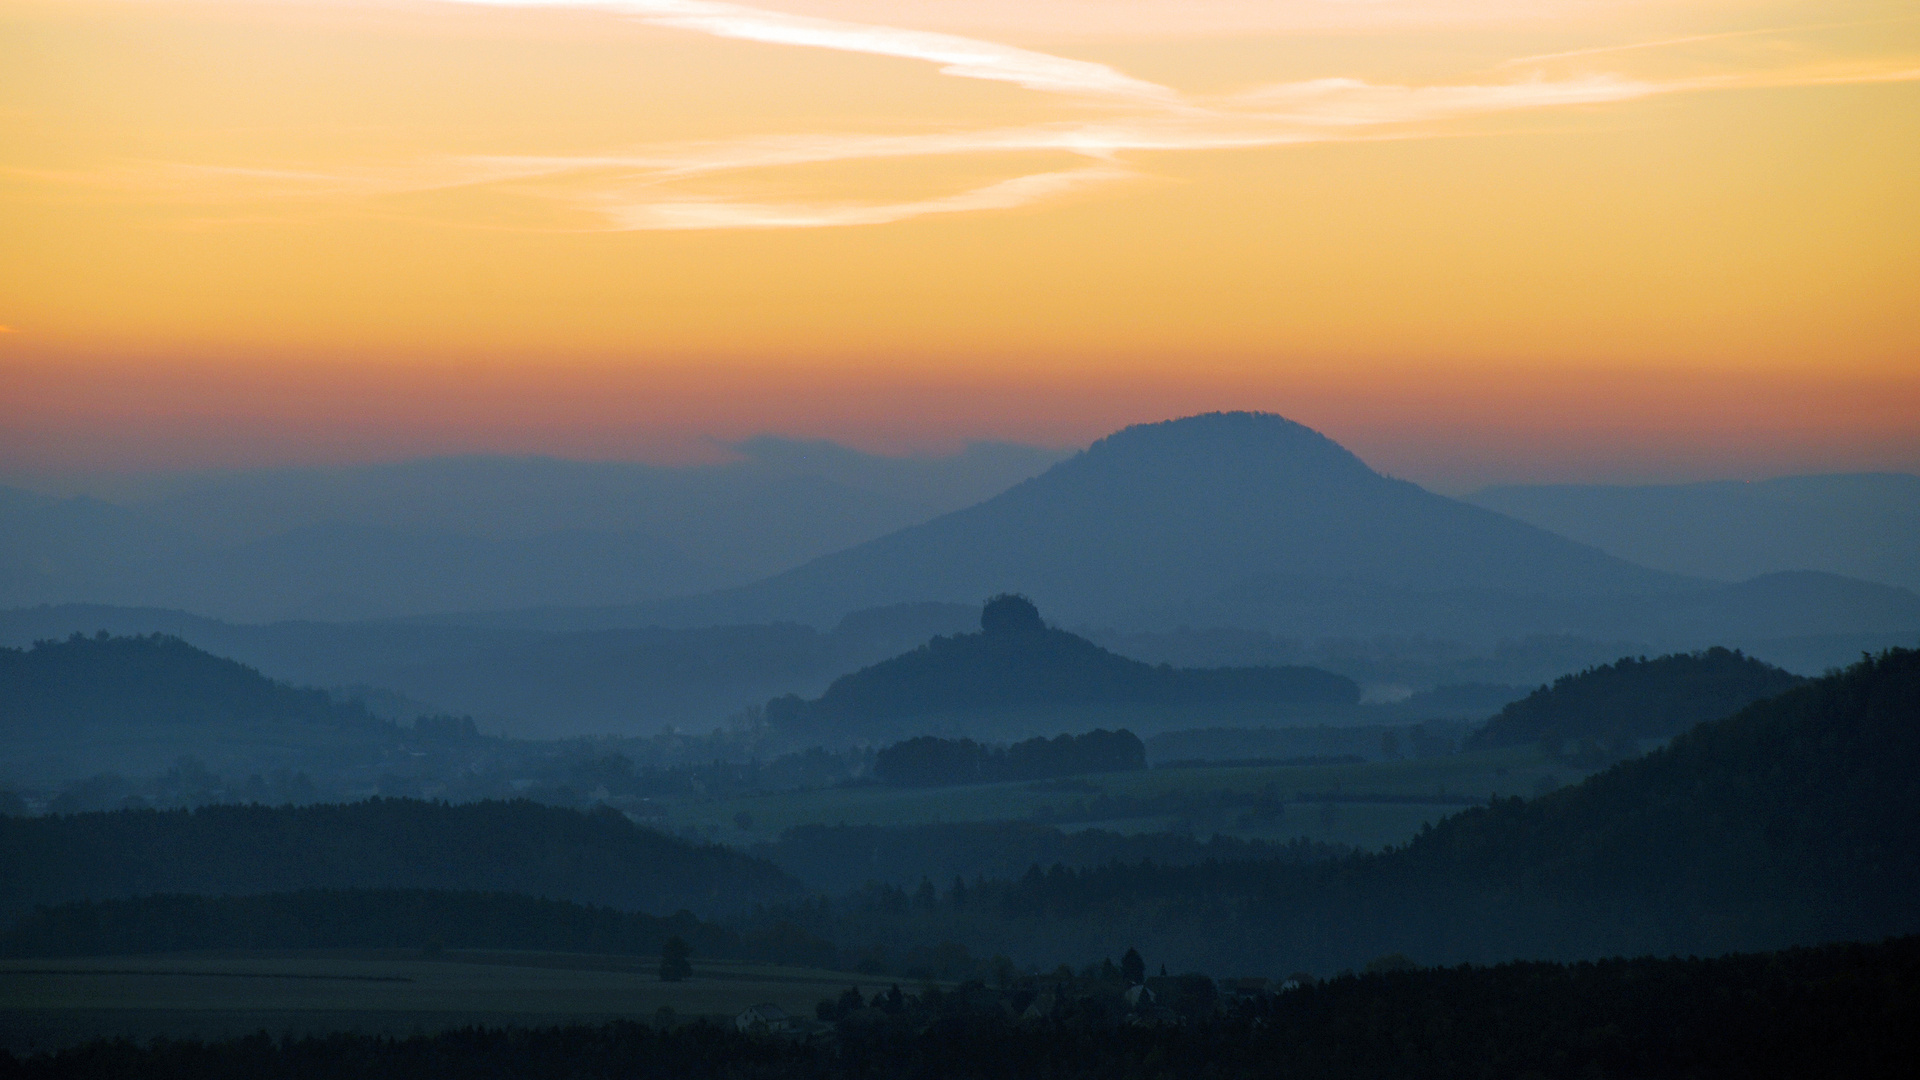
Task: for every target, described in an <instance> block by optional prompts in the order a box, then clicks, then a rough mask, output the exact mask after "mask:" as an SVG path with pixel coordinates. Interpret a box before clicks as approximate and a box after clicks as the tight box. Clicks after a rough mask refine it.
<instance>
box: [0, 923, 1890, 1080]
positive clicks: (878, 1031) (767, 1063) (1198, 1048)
mask: <svg viewBox="0 0 1920 1080" xmlns="http://www.w3.org/2000/svg"><path fill="white" fill-rule="evenodd" d="M1109 966H1111V965H1109ZM1157 981H1158V982H1160V983H1161V984H1162V985H1163V986H1166V985H1180V986H1181V987H1182V989H1189V988H1190V990H1191V991H1196V992H1189V993H1184V994H1182V995H1181V1006H1182V1008H1180V1009H1179V1010H1177V1011H1176V1010H1173V1009H1168V1008H1166V1007H1164V1006H1155V1007H1152V1008H1147V1009H1140V1008H1135V1007H1130V1006H1129V1005H1128V1003H1127V1002H1126V1001H1125V999H1124V998H1123V997H1121V995H1120V990H1119V987H1120V985H1124V984H1121V983H1114V984H1110V985H1112V989H1111V990H1110V991H1109V992H1107V993H1105V994H1102V993H1100V992H1099V991H1098V989H1097V988H1096V987H1092V986H1088V985H1086V982H1087V981H1085V980H1074V979H1071V978H1062V977H1059V976H1055V977H1051V978H1041V979H1025V980H1009V981H1008V982H1007V983H1005V984H1004V985H1002V986H1000V987H998V988H989V987H987V986H986V985H983V984H981V983H978V982H974V983H969V984H965V985H962V986H961V987H960V988H959V989H957V990H953V991H944V990H940V989H938V988H934V987H928V988H926V989H924V990H922V991H921V992H920V993H918V994H904V993H902V992H901V991H900V989H899V988H898V987H897V986H896V987H894V988H893V989H891V990H890V991H888V992H885V993H875V994H874V995H872V998H871V999H870V1000H869V999H868V998H867V997H866V995H863V994H862V993H860V991H859V990H857V989H850V990H849V991H848V992H847V994H845V995H843V998H842V1000H841V1001H838V1002H822V1003H821V1005H820V1008H819V1015H820V1016H821V1017H822V1018H823V1019H829V1018H830V1019H832V1020H833V1024H832V1027H831V1028H830V1029H828V1030H826V1031H823V1032H821V1033H819V1034H813V1035H806V1036H798V1037H781V1036H779V1035H773V1034H757V1033H750V1032H743V1031H739V1030H736V1029H735V1028H734V1027H732V1026H728V1027H720V1026H716V1025H713V1024H710V1023H704V1022H697V1023H693V1024H677V1023H673V1022H670V1021H668V1022H662V1023H655V1024H642V1023H636V1022H619V1023H613V1024H607V1025H602V1026H598V1027H567V1028H544V1029H526V1028H520V1029H482V1028H468V1029H465V1030H460V1031H450V1032H445V1033H442V1034H438V1035H413V1036H410V1037H405V1038H392V1037H385V1036H370V1035H357V1034H336V1035H330V1036H325V1037H318V1038H302V1039H294V1038H285V1039H279V1040H276V1039H274V1038H272V1037H271V1036H269V1035H267V1034H265V1033H262V1034H260V1035H256V1036H252V1037H249V1038H242V1039H234V1040H229V1041H224V1042H216V1043H211V1044H208V1043H201V1042H194V1041H165V1040H161V1041H156V1042H153V1043H150V1044H148V1045H145V1046H141V1045H138V1044H135V1043H133V1042H131V1041H118V1042H107V1041H102V1042H95V1043H91V1044H88V1045H85V1046H80V1047H75V1048H72V1049H67V1050H62V1051H59V1052H57V1053H54V1054H43V1055H39V1056H36V1057H33V1058H30V1059H27V1060H25V1061H22V1060H20V1059H17V1058H14V1057H12V1056H10V1055H5V1054H0V1080H14V1078H20V1080H69V1078H71V1080H81V1078H85V1080H118V1078H121V1077H126V1078H129V1080H131V1078H139V1080H176V1078H178V1080H187V1078H191V1080H229V1078H231V1080H241V1078H245V1080H276V1078H283V1077H284V1078H288V1080H292V1078H300V1080H333V1078H342V1080H344V1078H348V1077H351V1078H352V1080H387V1078H394V1080H400V1078H405V1080H436V1078H451V1077H470V1076H503V1077H504V1076H511V1077H515V1078H517V1080H550V1078H552V1080H559V1078H566V1080H576V1078H577V1080H586V1078H601V1077H609V1076H623V1077H636V1078H643V1080H644V1078H648V1077H660V1078H662V1080H684V1078H688V1077H693V1078H715V1080H718V1078H722V1077H725V1078H739V1080H776V1078H778V1080H786V1078H796V1080H797V1078H808V1080H865V1078H877V1077H887V1078H890V1080H915V1078H927V1080H933V1078H936V1077H939V1078H948V1077H979V1078H982V1080H985V1078H988V1077H993V1078H1001V1077H1052V1078H1056V1080H1076V1078H1082V1077H1084V1078H1087V1080H1093V1078H1101V1080H1106V1078H1111V1077H1137V1078H1141V1080H1161V1078H1165V1080H1184V1078H1186V1077H1193V1076H1204V1077H1216V1078H1221V1080H1227V1078H1237V1077H1261V1078H1273V1077H1279V1078H1298V1080H1348V1078H1352V1080H1361V1078H1366V1080H1372V1078H1376V1077H1381V1076H1420V1077H1435V1078H1444V1080H1451V1078H1455V1077H1458V1078H1462V1080H1466V1078H1478V1077H1486V1076H1495V1077H1533V1076H1537V1077H1541V1078H1542V1080H1546V1078H1554V1080H1559V1078H1565V1080H1587V1078H1590V1077H1605V1076H1686V1077H1697V1078H1701V1080H1713V1078H1722V1077H1724V1078H1727V1080H1756V1078H1772V1077H1780V1078H1783V1080H1785V1078H1791V1080H1800V1078H1803V1077H1807V1076H1845V1077H1848V1078H1850V1080H1880V1078H1883V1077H1884V1078H1889V1080H1891V1078H1895V1077H1905V1076H1907V1075H1910V1073H1911V1070H1912V1065H1913V1061H1914V1059H1915V1057H1916V1055H1920V940H1916V939H1914V938H1903V939H1899V940H1893V941H1887V942H1884V943H1882V944H1876V945H1841V946H1829V947H1825V948H1817V949H1796V950H1791V951H1787V952H1782V953H1775V954H1758V955H1735V956H1723V957H1718V958H1714V959H1697V958H1696V959H1638V960H1606V961H1601V962H1598V963H1583V964H1575V965H1570V966H1569V965H1560V964H1551V963H1518V964H1502V965H1500V966H1497V967H1458V968H1442V969H1409V968H1407V967H1406V966H1404V965H1398V964H1385V965H1378V966H1377V970H1375V971H1372V972H1369V973H1366V974H1362V975H1342V976H1339V977H1336V978H1333V979H1328V980H1324V981H1322V980H1313V979H1306V980H1303V981H1301V982H1299V984H1298V985H1296V986H1293V987H1289V988H1287V989H1285V990H1283V991H1282V992H1280V993H1277V994H1269V993H1264V992H1262V993H1258V994H1256V995H1254V996H1251V997H1247V998H1238V997H1237V996H1236V997H1224V996H1222V997H1217V998H1216V997H1214V991H1215V987H1214V985H1213V984H1212V983H1211V982H1210V981H1208V980H1205V979H1204V978H1202V979H1198V980H1191V981H1189V980H1157ZM1189 983H1190V987H1189V985H1188V984H1189ZM1068 987H1072V988H1073V989H1071V990H1069V989H1068ZM1042 1000H1046V1001H1049V1002H1051V1008H1049V1009H1046V1010H1041V1009H1038V1008H1036V1007H1035V1005H1034V1003H1037V1002H1040V1001H1042ZM1022 1002H1026V1003H1027V1004H1026V1005H1025V1006H1024V1007H1022V1008H1016V1006H1021V1004H1022ZM1029 1013H1031V1014H1032V1015H1031V1017H1030V1018H1029ZM1016 1017H1018V1018H1016Z"/></svg>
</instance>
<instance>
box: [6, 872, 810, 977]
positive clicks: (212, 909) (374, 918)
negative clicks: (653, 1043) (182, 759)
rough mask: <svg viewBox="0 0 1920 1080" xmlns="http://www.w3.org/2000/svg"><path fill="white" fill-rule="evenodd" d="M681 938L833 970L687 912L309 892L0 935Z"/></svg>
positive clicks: (32, 921)
mask: <svg viewBox="0 0 1920 1080" xmlns="http://www.w3.org/2000/svg"><path fill="white" fill-rule="evenodd" d="M671 937H678V938H680V939H681V940H682V941H685V942H686V943H687V944H688V946H689V947H691V948H692V950H693V953H694V955H696V956H699V957H701V958H703V959H732V960H748V961H755V962H759V963H766V964H788V965H794V966H803V967H830V966H832V965H833V964H834V962H835V961H836V960H838V959H839V956H838V954H837V952H836V950H835V949H834V948H833V946H832V945H831V944H829V943H827V942H824V941H820V940H818V939H817V938H810V937H807V936H806V935H804V934H800V933H796V932H794V931H792V929H791V928H786V929H784V930H782V931H777V932H772V933H760V934H753V935H749V936H746V937H742V936H741V935H739V934H736V933H734V932H733V931H732V930H729V929H727V928H726V927H724V926H722V925H720V924H718V923H713V922H703V921H701V920H700V919H698V918H695V917H694V916H693V915H692V914H691V913H690V912H687V911H680V912H676V913H675V914H672V915H648V914H645V913H644V912H637V911H620V910H617V909H614V908H607V907H596V906H593V905H590V904H575V903H572V902H570V901H566V900H546V899H541V898H538V897H533V896H519V895H514V894H511V893H491V892H486V893H483V892H454V891H450V890H444V889H309V890H306V891H303V892H291V893H266V894H262V895H257V896H179V895H159V896H142V897H136V898H133V899H125V900H101V901H92V902H83V903H72V904H56V905H53V906H51V907H40V908H36V909H35V910H34V911H32V912H30V913H28V914H26V915H24V916H22V917H21V918H20V919H18V920H17V921H16V922H14V923H13V925H12V926H10V927H6V928H5V929H0V956H6V957H36V956H38V957H55V956H132V955H136V954H139V953H156V952H192V951H204V950H212V949H219V950H227V949H395V948H398V949H420V950H422V951H423V952H424V953H426V954H428V955H432V954H433V953H435V952H437V951H438V950H440V949H513V950H532V951H536V952H569V953H592V954H597V955H602V956H658V955H660V947H661V946H662V945H663V944H665V943H666V941H667V939H668V938H671Z"/></svg>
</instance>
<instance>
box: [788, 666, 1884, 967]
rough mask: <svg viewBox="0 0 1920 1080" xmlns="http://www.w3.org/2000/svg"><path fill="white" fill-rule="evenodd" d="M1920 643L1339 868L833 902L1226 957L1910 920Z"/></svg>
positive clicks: (1075, 873) (1691, 949)
mask: <svg viewBox="0 0 1920 1080" xmlns="http://www.w3.org/2000/svg"><path fill="white" fill-rule="evenodd" d="M1917 776H1920V652H1914V651H1908V650H1895V651H1891V652H1888V653H1886V654H1883V655H1882V656H1880V657H1877V658H1870V659H1867V660H1864V661H1862V662H1861V663H1859V664H1856V665H1855V666H1853V667H1851V668H1849V669H1847V670H1845V671H1842V672H1838V673H1835V674H1832V675H1829V676H1827V677H1824V678H1822V679H1819V680H1816V681H1814V682H1811V683H1808V684H1806V685H1803V686H1800V687H1798V688H1796V689H1793V690H1790V691H1788V692H1787V693H1785V694H1782V695H1780V696H1778V697H1775V698H1771V699H1768V700H1765V701H1761V702H1756V703H1754V704H1752V705H1749V706H1748V707H1747V708H1745V709H1743V710H1741V711H1740V712H1739V713H1736V714H1735V715H1733V716H1731V717H1728V718H1726V719H1724V720H1719V721H1714V722H1711V723H1707V724H1703V725H1700V726H1698V727H1696V728H1695V729H1694V730H1692V731H1691V732H1688V733H1686V734H1684V735H1681V736H1680V737H1678V738H1676V739H1675V740H1674V741H1673V742H1672V744H1671V745H1669V746H1668V747H1666V748H1663V749H1661V750H1657V751H1655V752H1653V753H1651V754H1649V755H1647V756H1645V757H1642V758H1638V759H1635V760H1632V761H1627V762H1622V763H1620V764H1618V765H1616V766H1614V767H1613V768H1611V769H1608V770H1607V771H1605V772H1602V773H1600V774H1598V775H1596V776H1593V777H1591V778H1589V779H1588V780H1586V781H1585V782H1583V783H1581V784H1579V785H1576V786H1574V787H1571V788H1566V789H1562V790H1561V791H1559V792H1556V793H1553V794H1551V795H1547V796H1545V797H1542V798H1538V799H1534V800H1531V801H1525V800H1521V799H1518V798H1513V799H1503V800H1500V801H1498V802H1497V803H1494V804H1492V805H1489V806H1484V807H1476V808H1473V809H1469V810H1466V811H1464V812H1462V813H1460V814H1456V815H1454V816H1453V817H1450V818H1447V819H1446V820H1444V821H1442V822H1441V823H1440V824H1438V825H1436V826H1433V827H1431V828H1429V829H1428V830H1426V831H1425V832H1423V833H1422V834H1421V835H1419V836H1418V837H1416V838H1415V839H1414V840H1412V841H1411V842H1409V843H1408V844H1406V845H1405V846H1403V847H1401V848H1398V849H1393V850H1389V851H1386V852H1383V853H1379V854H1372V855H1360V856H1354V857H1350V858H1344V859H1335V860H1332V861H1328V862H1317V863H1316V862H1309V863H1307V864H1306V865H1302V864H1301V862H1300V861H1298V860H1251V861H1220V862H1206V863H1201V864H1197V865H1189V866H1165V865H1158V864H1154V863H1147V862H1142V863H1139V864H1134V865H1123V864H1112V865H1107V866H1103V867H1093V868H1087V869H1080V870H1073V869H1069V868H1066V867H1060V866H1056V867H1053V868H1052V869H1050V870H1045V871H1043V870H1041V869H1040V868H1038V867H1035V868H1033V869H1031V870H1030V871H1029V872H1028V873H1026V874H1025V875H1023V876H1022V877H1020V878H1019V879H1018V880H1007V879H1001V880H998V881H986V882H975V883H973V884H972V885H970V886H969V887H968V888H966V889H965V890H964V891H962V892H960V893H959V895H957V896H956V895H954V894H953V892H952V891H949V892H948V893H946V894H942V895H941V896H939V897H938V898H937V901H936V902H935V903H933V904H930V905H922V906H918V907H915V906H909V905H905V904H899V903H895V902H892V901H890V900H888V899H886V898H884V897H876V898H874V899H873V900H872V902H869V903H868V904H866V905H865V907H864V908H860V909H858V910H856V909H853V908H850V907H848V906H845V905H843V906H842V907H841V908H839V909H837V910H836V911H835V912H834V913H833V916H832V917H831V918H823V917H820V916H819V915H818V914H817V913H816V914H813V915H811V917H810V915H809V913H807V912H793V913H792V917H793V918H795V920H796V921H798V922H800V923H801V924H802V925H805V926H807V927H808V929H809V930H810V931H811V932H814V933H817V934H819V935H821V936H823V937H828V938H832V939H834V940H837V941H839V942H840V943H841V944H843V945H846V946H867V947H869V948H881V949H891V950H899V949H901V948H905V947H910V946H913V945H916V944H922V943H925V942H927V941H932V940H944V939H952V940H958V941H966V942H969V943H973V944H974V945H975V946H976V948H978V949H980V950H981V951H1000V952H1006V953H1008V954H1009V955H1012V956H1014V957H1016V958H1023V957H1034V958H1038V957H1043V956H1056V955H1059V954H1060V953H1062V952H1079V953H1083V954H1085V953H1099V952H1116V951H1118V950H1119V949H1121V948H1124V947H1126V946H1127V945H1129V944H1139V945H1140V946H1141V947H1142V948H1146V947H1148V946H1149V945H1151V946H1152V947H1153V948H1154V950H1155V951H1157V952H1159V953H1161V954H1164V955H1168V956H1170V957H1172V958H1173V959H1174V960H1175V961H1176V962H1177V963H1179V964H1181V965H1185V966H1191V967H1197V968H1202V969H1207V970H1213V971H1219V972H1233V971H1247V970H1253V971H1269V972H1270V971H1274V970H1287V969H1292V968H1296V967H1304V968H1308V969H1310V970H1320V971H1325V970H1332V969H1337V968H1340V967H1348V966H1354V965H1356V964H1359V963H1362V962H1364V961H1366V960H1367V959H1369V958H1370V957H1374V956H1378V955H1381V954H1384V953H1391V952H1404V953H1407V954H1410V955H1412V956H1413V957H1415V958H1416V959H1419V960H1422V961H1426V962H1432V963H1457V962H1461V961H1474V962H1486V961H1494V960H1502V959H1508V958H1512V957H1534V958H1542V959H1577V958H1585V957H1594V956H1609V955H1623V954H1624V955H1631V954H1636V953H1673V952H1678V953H1701V954H1711V953H1720V952H1726V951H1730V950H1735V949H1751V948H1773V947H1780V946H1785V945H1791V944H1805V943H1811V942H1819V941H1834V940H1848V939H1853V940H1864V939H1873V938H1878V937H1881V936H1883V935H1887V934H1896V933H1910V932H1914V931H1915V930H1920V905H1916V904H1915V903H1914V901H1913V897H1914V896H1916V895H1920V781H1916V779H1915V778H1916V777H1917Z"/></svg>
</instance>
